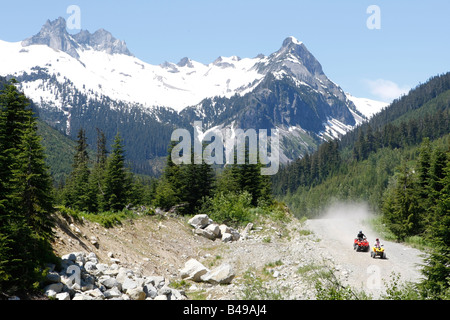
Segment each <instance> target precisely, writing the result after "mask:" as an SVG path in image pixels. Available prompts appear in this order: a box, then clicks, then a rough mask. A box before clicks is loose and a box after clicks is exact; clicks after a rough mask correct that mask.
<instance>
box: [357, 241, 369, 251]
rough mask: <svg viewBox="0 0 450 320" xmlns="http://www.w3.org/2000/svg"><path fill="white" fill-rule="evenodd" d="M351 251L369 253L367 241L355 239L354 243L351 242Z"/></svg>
mask: <svg viewBox="0 0 450 320" xmlns="http://www.w3.org/2000/svg"><path fill="white" fill-rule="evenodd" d="M353 249H354V250H356V251H364V252H369V249H370V246H369V241H367V238H364V239H362V240H361V239H358V238H355V241H354V242H353Z"/></svg>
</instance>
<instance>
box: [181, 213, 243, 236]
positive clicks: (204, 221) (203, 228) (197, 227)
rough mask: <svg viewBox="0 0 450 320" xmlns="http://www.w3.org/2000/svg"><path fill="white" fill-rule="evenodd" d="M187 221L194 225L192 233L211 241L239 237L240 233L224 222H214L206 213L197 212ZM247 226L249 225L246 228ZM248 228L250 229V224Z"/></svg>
mask: <svg viewBox="0 0 450 320" xmlns="http://www.w3.org/2000/svg"><path fill="white" fill-rule="evenodd" d="M188 223H189V224H190V225H191V226H193V227H194V234H197V235H200V236H203V237H205V238H207V239H210V240H213V241H214V240H216V239H221V240H222V241H223V242H231V241H237V240H239V239H241V234H239V232H238V231H237V230H235V229H233V228H231V227H228V226H226V225H224V224H221V225H219V224H217V223H215V222H214V221H213V220H211V219H210V218H209V217H208V215H207V214H198V215H196V216H194V217H193V218H191V219H190V220H189V221H188ZM248 228H249V226H247V228H246V229H248ZM249 229H251V226H250V228H249Z"/></svg>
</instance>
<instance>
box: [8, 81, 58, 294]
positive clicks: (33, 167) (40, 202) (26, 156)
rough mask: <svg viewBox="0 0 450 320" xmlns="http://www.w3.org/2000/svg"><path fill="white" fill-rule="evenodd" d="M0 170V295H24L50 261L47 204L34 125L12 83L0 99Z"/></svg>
mask: <svg viewBox="0 0 450 320" xmlns="http://www.w3.org/2000/svg"><path fill="white" fill-rule="evenodd" d="M0 167H1V168H0V171H1V176H0V222H1V223H0V261H1V262H0V280H1V281H0V290H1V291H3V290H9V289H11V288H15V289H21V288H25V289H30V288H31V287H32V286H33V284H34V283H35V282H36V281H40V280H41V279H40V276H41V275H42V274H41V273H40V272H39V269H40V268H42V269H43V268H44V264H45V263H46V262H50V261H51V260H52V259H54V258H55V257H54V255H53V252H52V250H51V246H50V241H51V240H52V237H53V234H52V231H51V230H52V227H53V221H52V219H51V218H50V217H51V213H52V211H53V204H52V198H51V197H50V195H51V194H52V191H51V181H50V177H49V174H48V172H47V168H46V166H45V164H44V152H43V149H42V146H41V145H40V140H39V137H38V135H37V129H36V122H35V119H34V118H33V113H32V111H31V109H30V108H29V103H28V100H27V99H26V97H25V96H24V95H23V94H22V93H20V92H18V90H17V88H16V87H15V81H14V80H13V81H11V83H9V84H6V85H5V87H4V90H3V91H2V92H1V94H0ZM5 281H7V282H5Z"/></svg>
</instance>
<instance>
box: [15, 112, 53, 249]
mask: <svg viewBox="0 0 450 320" xmlns="http://www.w3.org/2000/svg"><path fill="white" fill-rule="evenodd" d="M29 122H30V127H29V128H28V129H27V130H25V132H24V134H23V138H22V142H21V144H20V145H19V149H20V153H19V154H18V155H17V158H16V162H15V165H14V170H13V174H14V178H13V183H14V184H15V190H14V193H13V198H14V199H15V200H16V203H15V206H16V207H17V208H20V211H21V213H22V214H23V215H25V218H26V221H27V224H28V225H29V226H30V227H31V228H32V229H33V231H34V232H35V234H36V236H38V237H40V238H42V239H44V240H48V241H51V240H52V238H53V231H52V226H53V221H52V219H51V217H50V214H51V213H52V212H53V211H54V207H53V198H52V180H51V177H50V175H49V174H48V168H47V166H46V164H45V159H44V149H43V148H42V145H41V143H40V141H41V138H40V137H39V136H38V135H37V134H36V132H37V128H36V124H35V120H34V119H33V118H30V121H29Z"/></svg>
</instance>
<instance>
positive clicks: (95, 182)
mask: <svg viewBox="0 0 450 320" xmlns="http://www.w3.org/2000/svg"><path fill="white" fill-rule="evenodd" d="M107 157H108V151H107V149H106V137H105V134H104V133H103V131H102V130H100V129H98V128H97V154H96V161H95V164H94V168H93V169H92V172H91V175H90V176H89V188H88V194H89V199H91V200H90V202H89V211H90V212H98V211H99V209H100V208H102V207H104V205H103V204H104V200H103V196H104V191H103V190H104V185H103V182H104V179H105V169H106V161H107Z"/></svg>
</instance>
